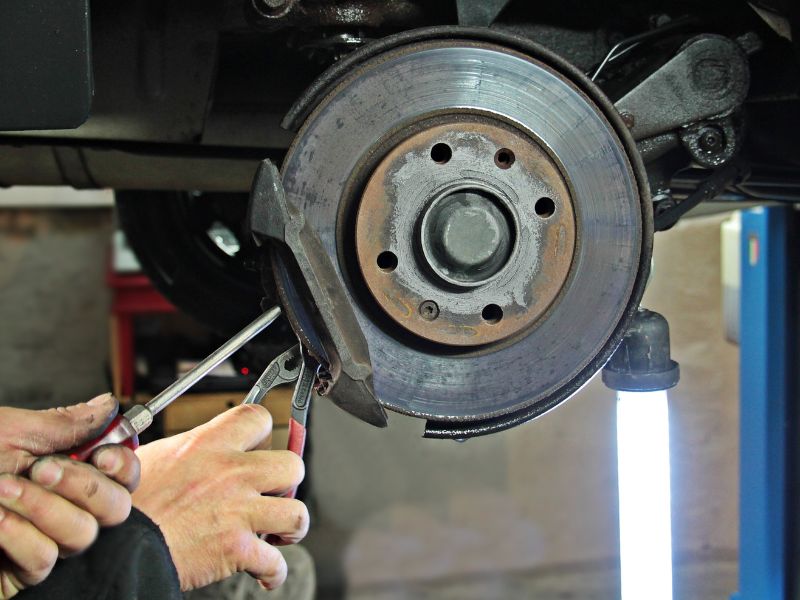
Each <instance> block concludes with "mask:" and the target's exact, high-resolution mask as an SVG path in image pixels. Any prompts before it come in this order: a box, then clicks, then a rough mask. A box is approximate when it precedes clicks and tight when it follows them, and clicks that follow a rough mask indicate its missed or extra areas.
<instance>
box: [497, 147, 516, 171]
mask: <svg viewBox="0 0 800 600" xmlns="http://www.w3.org/2000/svg"><path fill="white" fill-rule="evenodd" d="M514 158H515V157H514V153H513V152H512V151H511V150H509V149H508V148H500V150H498V151H497V152H496V153H495V155H494V164H496V165H497V166H498V167H500V168H501V169H508V168H509V167H510V166H511V165H513V164H514Z"/></svg>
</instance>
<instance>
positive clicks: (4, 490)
mask: <svg viewBox="0 0 800 600" xmlns="http://www.w3.org/2000/svg"><path fill="white" fill-rule="evenodd" d="M20 496H22V484H20V482H19V481H17V480H16V479H12V478H11V477H4V478H3V479H0V498H5V499H7V500H16V499H17V498H19V497H20Z"/></svg>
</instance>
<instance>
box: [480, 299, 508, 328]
mask: <svg viewBox="0 0 800 600" xmlns="http://www.w3.org/2000/svg"><path fill="white" fill-rule="evenodd" d="M481 316H482V317H483V320H484V321H486V322H487V323H488V324H489V325H495V324H497V323H499V322H500V320H501V319H502V318H503V309H502V308H500V307H499V306H497V304H487V305H486V306H484V307H483V310H482V311H481Z"/></svg>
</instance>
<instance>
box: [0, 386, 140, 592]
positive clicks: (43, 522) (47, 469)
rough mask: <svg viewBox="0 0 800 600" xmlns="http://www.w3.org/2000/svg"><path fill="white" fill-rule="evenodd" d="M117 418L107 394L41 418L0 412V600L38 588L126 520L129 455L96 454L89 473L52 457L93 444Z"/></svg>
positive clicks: (131, 474) (134, 471)
mask: <svg viewBox="0 0 800 600" xmlns="http://www.w3.org/2000/svg"><path fill="white" fill-rule="evenodd" d="M117 410H118V405H117V401H116V400H115V399H114V398H113V397H112V396H111V395H110V394H105V395H103V396H98V397H97V398H94V399H93V400H90V401H89V402H88V403H85V404H77V405H75V406H69V407H61V408H53V409H50V410H43V411H34V410H24V409H18V408H9V407H0V599H2V600H5V599H7V598H11V597H12V596H14V595H16V594H17V593H18V592H19V591H20V590H21V589H23V588H25V587H29V586H31V585H35V584H37V583H39V582H41V581H42V580H44V579H45V577H47V575H49V573H50V571H51V570H52V568H53V565H54V564H55V562H56V559H57V558H58V557H59V556H62V557H63V556H69V555H71V554H74V553H76V552H81V551H82V550H85V549H86V548H87V547H89V546H90V545H91V544H92V542H94V539H95V537H97V531H98V528H99V527H100V526H105V525H117V524H119V523H121V522H123V521H124V520H125V519H127V518H128V514H129V513H130V510H131V497H130V493H129V490H132V489H134V488H135V487H136V485H137V483H138V480H139V462H138V460H137V458H136V455H135V454H134V453H133V452H132V451H131V450H130V449H128V448H125V447H123V446H103V447H101V448H98V449H97V450H96V451H95V452H94V454H92V457H91V464H92V465H93V466H91V465H89V464H82V463H77V462H74V461H71V460H69V459H68V458H66V457H64V456H57V455H55V453H58V452H64V451H67V450H70V449H72V448H73V447H75V446H77V445H79V444H82V443H83V442H86V441H88V440H90V439H92V438H93V437H95V436H97V435H98V434H99V433H101V432H102V431H103V429H105V427H106V426H107V425H108V423H109V422H110V421H111V419H113V418H114V416H115V415H116V413H117ZM25 474H27V477H25Z"/></svg>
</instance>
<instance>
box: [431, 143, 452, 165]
mask: <svg viewBox="0 0 800 600" xmlns="http://www.w3.org/2000/svg"><path fill="white" fill-rule="evenodd" d="M452 157H453V151H452V150H451V149H450V146H448V145H447V144H442V143H439V144H434V145H433V148H431V159H432V160H433V162H435V163H438V164H440V165H443V164H444V163H446V162H447V161H448V160H450V159H451V158H452Z"/></svg>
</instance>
